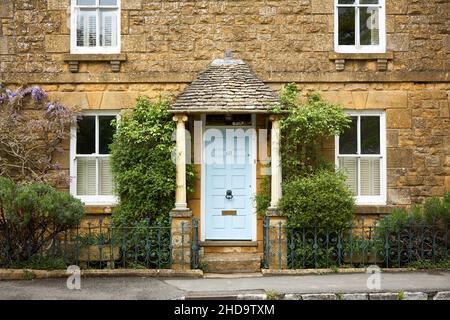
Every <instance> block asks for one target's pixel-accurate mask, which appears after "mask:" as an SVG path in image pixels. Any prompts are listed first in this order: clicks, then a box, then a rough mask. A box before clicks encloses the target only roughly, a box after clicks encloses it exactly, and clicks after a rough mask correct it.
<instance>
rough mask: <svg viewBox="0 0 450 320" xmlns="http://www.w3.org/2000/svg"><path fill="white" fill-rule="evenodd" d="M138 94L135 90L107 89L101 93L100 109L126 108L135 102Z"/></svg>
mask: <svg viewBox="0 0 450 320" xmlns="http://www.w3.org/2000/svg"><path fill="white" fill-rule="evenodd" d="M138 96H139V94H138V93H137V92H127V91H120V92H114V91H107V92H105V93H104V94H103V99H102V102H101V105H100V109H127V108H131V107H133V106H134V105H135V103H136V98H137V97H138Z"/></svg>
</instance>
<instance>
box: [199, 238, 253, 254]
mask: <svg viewBox="0 0 450 320" xmlns="http://www.w3.org/2000/svg"><path fill="white" fill-rule="evenodd" d="M199 244H200V247H201V248H202V250H203V252H204V253H205V254H209V253H258V242H257V241H217V240H216V241H201V242H200V243H199Z"/></svg>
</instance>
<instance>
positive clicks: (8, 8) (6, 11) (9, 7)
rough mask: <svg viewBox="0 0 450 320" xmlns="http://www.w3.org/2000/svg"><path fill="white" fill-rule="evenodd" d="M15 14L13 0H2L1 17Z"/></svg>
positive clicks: (0, 3) (0, 5) (9, 16)
mask: <svg viewBox="0 0 450 320" xmlns="http://www.w3.org/2000/svg"><path fill="white" fill-rule="evenodd" d="M13 15H14V11H13V2H12V1H9V2H7V1H2V2H0V18H11V17H12V16H13Z"/></svg>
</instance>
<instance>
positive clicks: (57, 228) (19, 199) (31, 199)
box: [0, 177, 85, 265]
mask: <svg viewBox="0 0 450 320" xmlns="http://www.w3.org/2000/svg"><path fill="white" fill-rule="evenodd" d="M84 210H85V208H84V205H83V204H82V202H81V201H80V200H78V199H75V198H74V197H72V196H71V195H70V194H68V193H67V192H59V191H56V190H55V189H53V188H52V187H50V186H48V185H46V184H42V183H33V184H28V185H22V186H20V185H16V184H15V183H14V182H13V181H12V180H11V179H9V178H4V177H0V264H3V265H9V264H11V263H20V262H24V261H29V259H30V258H32V257H33V256H34V255H35V254H38V253H45V252H42V250H43V251H45V249H46V248H47V246H49V245H50V244H51V243H52V240H53V239H55V237H57V236H58V235H59V234H60V233H61V232H64V231H66V230H69V229H71V228H73V227H75V226H77V225H78V224H79V223H80V221H81V219H82V218H83V216H84V212H85V211H84Z"/></svg>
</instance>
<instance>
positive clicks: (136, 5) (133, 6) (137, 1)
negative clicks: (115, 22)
mask: <svg viewBox="0 0 450 320" xmlns="http://www.w3.org/2000/svg"><path fill="white" fill-rule="evenodd" d="M139 9H142V0H122V10H139Z"/></svg>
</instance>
